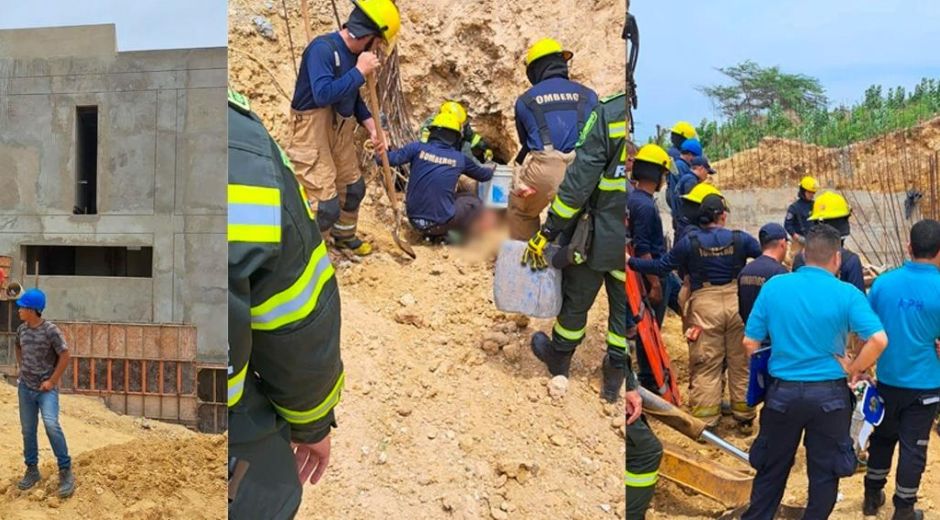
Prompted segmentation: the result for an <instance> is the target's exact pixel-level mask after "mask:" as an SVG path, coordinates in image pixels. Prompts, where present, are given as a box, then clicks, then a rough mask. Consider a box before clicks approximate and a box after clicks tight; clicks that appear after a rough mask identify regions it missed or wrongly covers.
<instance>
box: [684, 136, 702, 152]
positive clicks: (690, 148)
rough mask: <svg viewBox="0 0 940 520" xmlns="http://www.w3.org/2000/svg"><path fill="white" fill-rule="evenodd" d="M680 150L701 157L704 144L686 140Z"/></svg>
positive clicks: (696, 140)
mask: <svg viewBox="0 0 940 520" xmlns="http://www.w3.org/2000/svg"><path fill="white" fill-rule="evenodd" d="M679 150H680V151H682V152H684V153H690V154H692V155H695V156H699V155H702V143H700V142H699V140H698V139H686V140H685V141H684V142H683V143H682V146H681V147H680V148H679Z"/></svg>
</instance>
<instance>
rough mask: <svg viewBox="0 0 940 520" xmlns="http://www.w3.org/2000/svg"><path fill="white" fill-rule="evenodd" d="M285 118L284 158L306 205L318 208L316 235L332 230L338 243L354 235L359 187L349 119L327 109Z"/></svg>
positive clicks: (352, 125) (352, 123) (361, 191)
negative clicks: (289, 128)
mask: <svg viewBox="0 0 940 520" xmlns="http://www.w3.org/2000/svg"><path fill="white" fill-rule="evenodd" d="M291 118H292V120H293V121H292V124H293V134H292V135H291V140H290V145H289V146H288V147H287V155H288V156H289V157H290V160H291V162H293V163H294V172H295V173H296V174H297V179H298V180H299V181H300V183H301V184H302V185H303V186H304V188H305V189H306V190H307V195H308V196H309V197H310V198H311V202H316V203H317V204H318V207H319V208H320V209H318V211H317V218H318V220H320V224H321V230H323V231H325V230H326V229H329V228H332V235H333V237H334V238H339V239H342V238H352V237H354V236H356V225H357V223H358V221H359V205H360V204H361V203H362V198H363V196H364V195H365V183H364V182H362V172H361V171H360V170H359V157H357V155H356V148H355V144H354V136H353V133H354V132H355V129H356V122H355V120H354V119H353V118H351V117H349V118H344V117H340V116H339V115H337V114H336V113H335V112H334V111H333V109H332V108H330V107H327V108H315V109H313V110H303V111H298V110H291ZM347 194H348V195H349V197H347ZM334 208H335V209H334ZM330 213H331V214H330ZM325 224H328V225H325ZM324 228H326V229H324Z"/></svg>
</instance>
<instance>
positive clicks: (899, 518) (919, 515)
mask: <svg viewBox="0 0 940 520" xmlns="http://www.w3.org/2000/svg"><path fill="white" fill-rule="evenodd" d="M891 520H924V512H923V511H921V510H920V509H914V506H911V507H901V508H898V507H895V508H894V516H892V517H891Z"/></svg>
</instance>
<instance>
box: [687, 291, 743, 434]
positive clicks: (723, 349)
mask: <svg viewBox="0 0 940 520" xmlns="http://www.w3.org/2000/svg"><path fill="white" fill-rule="evenodd" d="M688 322H689V326H695V325H698V326H699V327H701V328H702V332H701V334H700V335H699V337H698V339H697V340H696V341H694V342H691V341H690V342H689V396H690V397H689V400H690V404H691V406H692V415H694V416H695V417H698V418H699V419H702V420H703V421H705V422H706V423H710V424H716V423H717V422H718V419H719V416H720V412H721V394H722V383H721V379H722V373H723V372H724V367H725V365H727V367H728V391H729V394H730V395H731V411H732V414H733V415H734V417H735V419H737V420H739V421H744V420H750V419H753V418H754V416H755V412H754V409H753V408H750V407H748V406H747V379H748V359H747V353H746V352H745V351H744V345H743V344H742V341H743V340H744V323H743V322H742V321H741V316H740V315H739V314H738V285H737V283H733V282H732V283H729V284H726V285H718V286H711V285H706V286H705V287H702V288H701V289H698V290H697V291H694V292H692V294H691V296H690V297H689V317H688Z"/></svg>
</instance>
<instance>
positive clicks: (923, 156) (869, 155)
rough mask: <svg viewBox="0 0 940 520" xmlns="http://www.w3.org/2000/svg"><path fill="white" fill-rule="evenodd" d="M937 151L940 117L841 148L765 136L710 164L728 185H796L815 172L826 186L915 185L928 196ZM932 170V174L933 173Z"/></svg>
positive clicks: (902, 187) (902, 188)
mask: <svg viewBox="0 0 940 520" xmlns="http://www.w3.org/2000/svg"><path fill="white" fill-rule="evenodd" d="M938 152H940V117H938V118H934V119H931V120H929V121H927V122H925V123H923V124H921V125H918V126H916V127H913V128H911V129H908V130H901V131H897V132H892V133H889V134H886V135H884V136H880V137H877V138H874V139H869V140H866V141H861V142H858V143H854V144H852V145H850V146H846V147H843V148H825V147H821V146H816V145H813V144H807V143H804V142H801V141H796V140H792V139H781V138H776V137H767V138H764V139H763V140H761V142H760V144H759V145H758V146H757V147H756V148H752V149H750V150H745V151H743V152H740V153H737V154H735V155H733V156H731V157H729V158H727V159H724V160H721V161H717V162H716V163H715V164H714V167H715V169H717V170H718V172H719V175H718V176H716V178H715V179H714V182H715V183H716V184H718V185H719V186H721V187H722V188H726V189H748V188H782V187H790V186H796V184H797V183H798V182H799V179H800V178H801V177H802V176H804V175H815V176H817V177H818V178H820V179H821V180H823V181H824V184H825V186H826V187H829V188H836V189H864V190H872V191H880V192H896V191H905V190H908V189H910V188H915V189H917V190H919V191H921V192H922V193H924V194H925V195H927V196H928V197H929V194H930V193H931V186H932V185H933V186H934V188H933V189H934V190H936V187H935V186H936V184H937V182H938V179H937V178H936V177H935V175H936V173H935V172H933V173H932V171H933V170H932V167H931V160H936V155H937V153H938ZM932 175H934V176H932Z"/></svg>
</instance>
